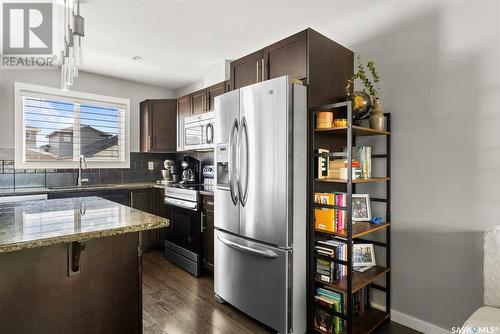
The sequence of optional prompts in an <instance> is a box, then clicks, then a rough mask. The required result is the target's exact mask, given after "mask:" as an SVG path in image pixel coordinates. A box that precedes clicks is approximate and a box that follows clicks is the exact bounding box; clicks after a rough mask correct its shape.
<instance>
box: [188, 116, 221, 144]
mask: <svg viewBox="0 0 500 334" xmlns="http://www.w3.org/2000/svg"><path fill="white" fill-rule="evenodd" d="M214 123H215V112H213V111H212V112H207V113H203V114H200V115H195V116H190V117H186V118H185V119H184V150H186V151H187V150H208V149H213V148H214V138H215V137H214Z"/></svg>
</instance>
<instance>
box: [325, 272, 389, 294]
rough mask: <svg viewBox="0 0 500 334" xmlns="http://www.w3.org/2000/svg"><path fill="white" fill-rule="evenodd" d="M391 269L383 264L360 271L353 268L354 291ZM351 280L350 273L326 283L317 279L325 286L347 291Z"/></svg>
mask: <svg viewBox="0 0 500 334" xmlns="http://www.w3.org/2000/svg"><path fill="white" fill-rule="evenodd" d="M389 271H390V269H389V268H386V267H382V266H374V267H372V268H370V269H368V270H367V271H364V272H362V273H361V272H358V271H355V270H353V272H352V293H354V292H356V291H358V290H360V289H362V288H364V287H365V286H367V285H368V284H370V283H372V282H373V281H375V280H376V279H377V278H379V277H380V276H383V275H385V274H386V273H388V272H389ZM348 280H349V275H346V276H344V277H342V278H340V279H338V280H335V281H334V282H332V283H326V282H323V281H320V280H318V279H317V280H316V282H317V283H320V284H323V285H324V286H326V287H328V288H330V289H334V290H336V291H339V292H346V291H347V281H348Z"/></svg>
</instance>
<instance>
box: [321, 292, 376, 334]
mask: <svg viewBox="0 0 500 334" xmlns="http://www.w3.org/2000/svg"><path fill="white" fill-rule="evenodd" d="M370 298H371V289H370V287H369V286H366V287H364V288H362V289H361V290H358V291H356V292H355V293H353V294H352V302H353V305H354V307H353V310H354V315H353V316H354V317H358V316H359V315H361V314H362V313H363V312H365V311H366V310H367V309H368V308H369V307H370ZM314 299H315V301H316V303H317V304H319V305H321V306H323V308H319V307H316V308H315V312H314V326H315V327H316V328H317V329H319V330H321V331H322V332H325V333H328V334H337V333H341V332H342V329H343V326H344V322H343V321H342V319H341V318H339V317H338V316H335V315H333V314H332V312H328V310H333V311H335V312H337V313H341V314H347V303H345V302H344V301H345V300H346V299H347V293H345V292H344V293H338V292H335V291H332V290H329V289H323V288H318V289H316V296H315V297H314Z"/></svg>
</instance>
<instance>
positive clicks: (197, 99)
mask: <svg viewBox="0 0 500 334" xmlns="http://www.w3.org/2000/svg"><path fill="white" fill-rule="evenodd" d="M206 109H207V90H206V89H202V90H199V91H197V92H194V93H192V94H191V115H198V114H201V113H204V112H205V111H206Z"/></svg>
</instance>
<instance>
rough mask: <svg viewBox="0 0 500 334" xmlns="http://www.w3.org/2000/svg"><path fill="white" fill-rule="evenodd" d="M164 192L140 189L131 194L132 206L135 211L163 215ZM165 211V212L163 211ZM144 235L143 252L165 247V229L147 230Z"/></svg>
mask: <svg viewBox="0 0 500 334" xmlns="http://www.w3.org/2000/svg"><path fill="white" fill-rule="evenodd" d="M162 191H163V190H160V189H138V190H132V191H131V192H130V206H131V207H133V208H134V209H137V210H141V211H145V212H148V213H152V214H154V215H158V216H164V214H162V208H163V207H164V205H162V204H163V197H164V196H163V194H162ZM163 211H164V210H163ZM141 234H142V250H143V251H145V252H147V251H150V250H152V249H156V248H161V247H163V242H164V239H165V237H164V235H165V229H163V228H158V229H155V230H147V231H143V232H141Z"/></svg>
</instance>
